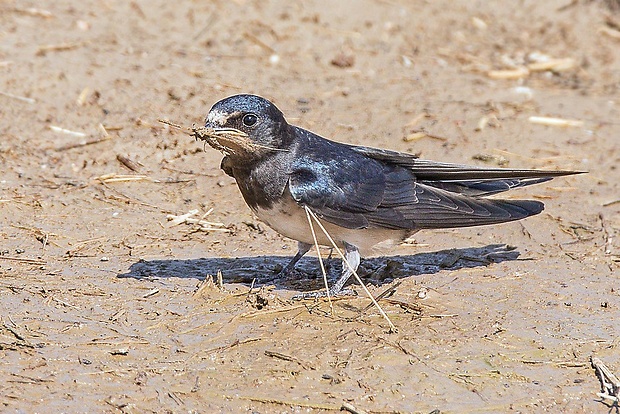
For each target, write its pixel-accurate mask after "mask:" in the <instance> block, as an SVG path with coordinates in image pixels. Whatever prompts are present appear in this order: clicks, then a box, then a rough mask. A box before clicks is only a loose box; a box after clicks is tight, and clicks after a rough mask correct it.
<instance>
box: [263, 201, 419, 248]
mask: <svg viewBox="0 0 620 414" xmlns="http://www.w3.org/2000/svg"><path fill="white" fill-rule="evenodd" d="M285 200H286V201H282V202H280V203H277V204H274V205H273V206H272V208H270V209H261V208H260V207H259V208H258V209H255V210H254V213H256V215H257V216H258V218H259V219H260V220H261V221H263V222H265V223H266V224H267V225H268V226H269V227H271V228H272V229H274V230H275V231H277V232H278V233H280V234H281V235H283V236H286V237H288V238H290V239H293V240H297V241H300V242H303V243H308V244H314V241H313V239H312V232H311V230H310V225H309V224H308V218H307V216H306V212H305V210H304V209H303V207H301V206H300V205H299V204H297V203H296V202H295V201H294V200H293V199H288V198H285ZM321 223H322V224H323V226H324V227H325V228H326V230H327V232H328V233H329V234H330V236H331V237H332V238H333V239H334V241H335V242H336V243H338V244H339V245H342V242H347V243H349V244H352V245H354V246H357V248H358V249H359V250H360V252H361V253H362V255H366V254H368V253H370V252H371V251H372V250H373V248H377V247H384V246H386V247H387V246H389V245H393V244H394V243H397V242H400V241H402V240H404V239H406V238H407V237H409V236H411V235H412V234H413V233H415V231H412V230H391V229H381V228H367V229H347V228H343V227H340V226H336V225H335V224H332V223H329V222H327V221H325V220H321ZM314 231H315V233H316V236H317V240H318V242H319V244H321V245H323V246H330V247H331V243H330V242H329V239H328V238H327V237H326V236H325V234H324V233H323V231H322V230H321V229H320V227H319V226H318V225H316V223H314Z"/></svg>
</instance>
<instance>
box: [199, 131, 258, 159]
mask: <svg viewBox="0 0 620 414" xmlns="http://www.w3.org/2000/svg"><path fill="white" fill-rule="evenodd" d="M191 135H192V136H193V137H194V138H196V139H197V140H198V139H200V140H202V141H205V142H206V143H207V144H209V145H210V146H211V147H212V148H214V149H216V150H218V151H220V152H222V153H223V154H225V155H228V154H239V153H243V152H253V150H254V144H253V143H252V141H251V140H250V138H249V136H248V134H246V133H245V132H243V131H239V130H238V129H235V128H211V127H193V128H192V134H191Z"/></svg>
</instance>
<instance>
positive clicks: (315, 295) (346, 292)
mask: <svg viewBox="0 0 620 414" xmlns="http://www.w3.org/2000/svg"><path fill="white" fill-rule="evenodd" d="M329 296H330V297H332V298H336V297H338V298H341V297H343V296H357V292H356V291H355V290H353V289H351V288H346V289H341V290H340V291H338V292H333V291H331V290H330V292H329ZM326 297H327V291H325V290H317V291H314V292H303V293H299V294H297V295H295V296H293V297H292V298H291V299H292V300H308V299H313V300H314V299H322V298H326Z"/></svg>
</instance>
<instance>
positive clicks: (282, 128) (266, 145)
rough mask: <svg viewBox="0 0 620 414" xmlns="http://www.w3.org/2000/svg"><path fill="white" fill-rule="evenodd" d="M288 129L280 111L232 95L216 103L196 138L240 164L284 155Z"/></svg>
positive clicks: (253, 98)
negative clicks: (269, 155) (265, 157)
mask: <svg viewBox="0 0 620 414" xmlns="http://www.w3.org/2000/svg"><path fill="white" fill-rule="evenodd" d="M288 130H289V125H288V124H287V122H286V120H285V119H284V115H283V114H282V112H280V110H279V109H278V108H277V107H276V106H275V105H274V104H272V103H271V102H269V101H268V100H267V99H265V98H262V97H260V96H256V95H234V96H230V97H228V98H225V99H222V100H221V101H219V102H217V103H216V104H215V105H213V107H212V108H211V110H210V111H209V113H208V114H207V118H206V121H205V127H204V128H201V133H200V134H199V135H196V136H197V137H198V138H201V139H204V140H205V141H206V142H207V143H208V144H209V145H211V146H212V147H213V148H215V149H217V150H219V151H221V152H222V153H224V154H226V155H229V156H230V157H232V158H239V159H240V160H247V161H249V160H252V159H259V158H261V157H263V156H265V155H267V154H269V153H273V152H276V151H287V149H286V146H287V144H288V142H287V141H288V140H287V138H288V136H289V133H288Z"/></svg>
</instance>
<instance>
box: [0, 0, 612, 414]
mask: <svg viewBox="0 0 620 414" xmlns="http://www.w3.org/2000/svg"><path fill="white" fill-rule="evenodd" d="M619 34H620V14H619V13H618V11H614V10H612V9H610V8H609V7H608V6H607V5H606V4H605V2H602V1H600V2H597V1H586V0H576V1H572V2H571V1H570V0H558V1H555V0H552V1H547V2H536V1H520V2H513V1H504V2H494V3H487V2H478V1H456V2H454V1H432V2H431V1H413V2H408V1H398V0H395V1H391V0H389V1H378V0H377V1H360V2H330V1H312V2H303V4H301V3H300V4H298V3H295V2H287V1H272V2H261V1H249V0H248V1H246V0H235V1H214V2H199V1H184V2H167V1H160V0H156V1H146V0H136V1H115V0H108V1H90V0H87V1H77V0H73V1H54V2H36V1H18V0H13V1H12V0H4V1H2V2H0V168H1V170H0V171H1V172H2V175H1V177H0V237H1V238H0V240H1V242H0V250H1V251H2V254H1V255H0V318H1V319H2V321H1V323H0V353H1V358H0V411H2V412H11V413H13V412H14V413H34V412H40V413H43V412H46V413H47V412H89V413H99V412H110V413H112V412H128V413H146V412H158V413H159V412H171V413H189V412H192V413H210V412H255V413H288V412H311V413H319V412H332V411H338V410H340V408H341V407H342V406H343V404H349V405H350V407H355V408H356V409H357V410H359V412H372V413H392V412H398V413H408V412H419V413H428V412H431V411H432V410H440V411H441V412H453V413H457V412H458V413H467V412H515V413H516V412H526V413H529V412H532V413H533V412H536V413H540V412H575V413H582V412H583V413H591V412H607V410H608V408H607V407H606V406H605V405H604V404H602V403H601V402H600V398H599V397H597V395H596V393H597V392H599V391H600V383H599V380H598V379H597V377H596V375H595V373H594V370H593V369H592V368H591V367H590V357H591V356H592V355H595V356H598V357H600V358H601V359H602V360H603V361H604V362H605V363H606V364H607V365H608V366H609V368H610V369H612V371H615V372H616V373H619V372H620V352H619V349H618V347H619V338H620V336H619V331H618V321H619V320H620V293H619V286H618V276H619V274H620V272H619V271H618V270H619V267H620V263H619V255H620V250H619V244H618V237H619V229H620V213H619V212H620V202H619V199H620V171H619V170H618V164H619V162H620V151H619V147H620V98H619V97H620V36H619ZM550 59H562V60H560V61H551V62H550ZM528 65H533V66H529V68H530V70H529V72H528V71H525V70H524V69H523V68H525V67H528ZM536 65H538V66H536ZM496 70H497V71H502V72H492V71H496ZM505 70H509V72H504V71H505ZM241 92H249V93H257V94H260V95H263V96H265V97H267V98H269V99H272V100H273V101H274V102H275V103H276V104H277V105H278V106H279V107H280V108H281V109H282V110H283V112H284V113H285V114H286V116H287V118H288V120H289V121H290V122H292V123H295V124H297V125H300V126H303V127H305V128H308V129H311V130H313V131H315V132H317V133H319V134H321V135H323V136H326V137H330V138H333V139H336V140H339V141H345V142H351V143H355V144H364V145H371V146H379V147H386V148H391V149H394V150H398V151H409V152H412V153H418V154H420V156H422V157H424V158H430V159H437V160H443V161H449V162H459V163H473V164H478V165H484V164H490V165H497V164H499V165H503V166H507V167H523V168H552V169H554V168H564V169H578V170H588V171H589V174H587V175H579V176H572V177H568V178H561V179H556V180H554V181H553V182H550V183H545V184H542V185H538V186H535V187H529V188H527V189H521V190H518V191H515V192H514V194H510V195H509V196H510V197H520V198H534V199H539V200H542V201H544V202H545V204H546V210H545V212H543V213H542V214H540V215H538V216H536V217H532V218H529V219H527V220H524V221H522V222H520V223H511V224H505V225H500V226H495V227H485V228H476V229H464V230H443V231H434V232H430V231H429V232H421V233H418V234H417V235H416V236H415V240H413V241H411V243H408V245H405V246H398V247H397V248H394V249H392V250H390V251H383V252H378V253H377V255H376V257H372V258H368V259H366V260H365V261H364V262H363V265H362V273H363V274H364V275H365V276H364V279H365V281H366V283H368V284H369V285H370V289H371V291H372V292H373V293H374V294H375V295H377V294H379V293H381V292H383V291H384V290H386V289H389V288H395V289H394V294H393V295H392V296H391V297H389V298H387V299H385V300H382V301H381V304H382V306H383V308H384V309H385V311H386V312H387V314H388V315H389V317H390V318H391V320H392V321H393V322H394V324H395V325H396V326H397V328H398V333H388V326H387V324H386V322H385V321H384V320H383V319H382V318H381V316H380V315H379V313H378V312H377V311H376V310H375V309H374V308H372V307H367V306H368V304H369V303H370V302H369V300H368V299H366V298H365V297H364V296H363V294H362V295H360V296H359V297H357V298H347V299H341V300H338V301H336V302H334V312H335V314H334V315H331V314H330V312H329V306H328V304H327V303H325V302H318V303H314V302H312V301H308V302H295V301H291V297H292V296H294V295H295V294H297V293H299V292H304V291H309V290H313V289H319V288H321V287H322V279H321V278H320V277H319V268H318V263H317V260H316V257H315V256H312V255H308V257H307V258H306V259H304V261H303V262H302V266H301V268H300V270H299V271H298V272H297V273H296V277H295V278H291V279H286V280H283V279H279V278H277V277H276V274H277V271H278V269H279V268H280V267H281V266H282V265H283V264H285V263H286V261H287V259H288V258H289V257H290V256H291V255H293V254H294V252H295V248H296V243H295V242H293V241H291V240H288V239H285V238H283V237H281V236H279V235H278V234H276V233H275V232H274V231H272V230H271V229H269V228H267V227H266V226H265V225H264V224H261V223H260V222H259V221H258V220H257V219H256V218H255V217H254V216H253V215H252V214H251V212H250V210H249V209H248V208H247V206H246V205H245V204H244V202H243V201H242V199H241V196H240V195H239V192H238V190H237V188H236V185H235V184H234V182H233V180H232V179H231V178H230V177H228V176H226V175H225V174H224V173H223V172H222V171H220V169H219V162H220V159H221V155H220V154H219V153H218V152H216V151H214V150H212V149H207V150H206V151H203V146H202V144H201V143H199V142H195V141H193V140H192V139H190V138H189V137H188V136H187V135H186V134H184V133H183V132H180V131H176V130H174V129H171V128H170V127H168V126H166V125H163V124H161V123H159V122H158V119H159V118H165V119H169V120H172V121H174V122H178V123H180V124H182V125H187V126H191V125H192V123H198V124H199V123H200V122H202V121H203V119H204V116H205V114H206V113H207V111H208V109H209V108H210V106H211V105H212V104H213V103H214V102H216V101H217V100H219V99H221V98H223V97H225V96H228V95H231V94H235V93H241ZM531 116H551V117H559V118H564V119H571V120H578V121H582V122H581V123H577V124H576V125H575V126H568V127H561V126H550V125H540V124H535V123H532V122H530V120H529V118H530V117H531ZM191 210H198V212H196V213H195V215H194V216H192V217H193V218H197V219H200V218H201V217H203V216H204V215H205V214H206V213H207V212H209V211H210V213H209V214H208V215H207V216H206V217H205V220H208V221H210V222H213V224H211V225H208V226H207V227H206V228H207V229H210V230H209V231H204V230H201V226H200V225H198V224H191V223H182V224H178V225H176V226H173V225H171V222H169V221H168V219H167V216H168V215H171V214H172V215H180V214H185V213H188V212H190V211H191ZM506 244H507V245H509V246H508V247H507V246H505V245H506ZM325 254H326V255H327V254H328V251H327V250H326V251H325ZM219 271H221V273H222V278H223V289H220V288H218V286H217V277H216V275H217V273H218V272H219ZM334 271H337V265H336V264H334ZM211 275H213V276H215V277H214V278H213V280H214V282H213V283H212V282H211V280H212V278H211ZM252 286H253V289H251V287H252ZM357 290H358V291H360V292H361V290H360V289H359V288H357Z"/></svg>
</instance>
